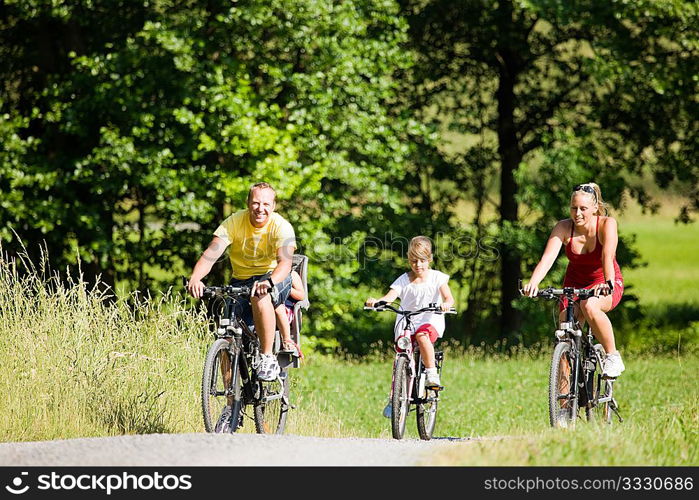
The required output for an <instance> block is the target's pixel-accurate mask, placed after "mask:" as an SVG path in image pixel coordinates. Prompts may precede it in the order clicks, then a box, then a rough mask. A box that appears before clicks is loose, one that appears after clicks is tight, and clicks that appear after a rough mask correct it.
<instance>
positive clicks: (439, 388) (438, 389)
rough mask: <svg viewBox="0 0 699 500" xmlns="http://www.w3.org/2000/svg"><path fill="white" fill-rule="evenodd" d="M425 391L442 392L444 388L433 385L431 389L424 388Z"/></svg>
mask: <svg viewBox="0 0 699 500" xmlns="http://www.w3.org/2000/svg"><path fill="white" fill-rule="evenodd" d="M425 389H429V390H430V391H435V392H439V391H443V390H444V386H443V385H433V386H431V387H425Z"/></svg>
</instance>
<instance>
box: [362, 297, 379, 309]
mask: <svg viewBox="0 0 699 500" xmlns="http://www.w3.org/2000/svg"><path fill="white" fill-rule="evenodd" d="M377 302H378V300H376V299H375V298H373V297H369V298H368V299H366V300H365V301H364V305H365V306H366V307H374V305H375V304H376V303H377Z"/></svg>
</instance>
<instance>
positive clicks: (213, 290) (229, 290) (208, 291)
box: [182, 277, 271, 299]
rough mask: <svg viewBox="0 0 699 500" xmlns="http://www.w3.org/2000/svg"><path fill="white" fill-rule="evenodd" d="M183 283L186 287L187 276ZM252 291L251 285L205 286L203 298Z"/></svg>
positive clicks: (238, 295)
mask: <svg viewBox="0 0 699 500" xmlns="http://www.w3.org/2000/svg"><path fill="white" fill-rule="evenodd" d="M270 282H271V280H270ZM182 283H183V284H184V286H185V288H186V287H187V285H188V283H189V282H188V281H187V278H185V277H182ZM251 291H252V289H251V288H250V287H249V286H232V285H224V286H205V287H204V291H203V293H202V295H201V298H202V299H210V298H213V297H246V296H247V297H249V296H250V292H251Z"/></svg>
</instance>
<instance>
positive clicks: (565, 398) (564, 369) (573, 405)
mask: <svg viewBox="0 0 699 500" xmlns="http://www.w3.org/2000/svg"><path fill="white" fill-rule="evenodd" d="M573 366H575V363H574V362H573V359H572V354H571V349H570V344H569V343H568V342H559V343H558V344H556V348H555V349H554V351H553V356H552V358H551V371H550V373H549V422H550V423H551V426H552V427H569V426H571V427H572V426H574V425H575V419H576V418H577V414H578V398H577V397H573V395H572V394H571V392H575V390H574V389H575V388H574V387H573V380H574V376H573V375H574V374H573V368H572V367H573Z"/></svg>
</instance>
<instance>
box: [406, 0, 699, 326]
mask: <svg viewBox="0 0 699 500" xmlns="http://www.w3.org/2000/svg"><path fill="white" fill-rule="evenodd" d="M401 3H402V6H403V9H404V11H405V12H406V14H407V16H408V20H409V22H410V27H411V28H410V33H411V39H412V40H413V43H414V47H415V48H416V50H418V51H419V52H420V54H421V58H420V60H419V62H418V64H417V65H416V67H417V68H418V70H417V71H416V72H415V80H414V91H413V102H414V103H415V104H416V106H417V107H419V108H420V109H422V110H423V116H424V117H425V119H426V120H431V121H432V123H433V125H434V126H435V127H437V128H440V129H441V130H443V131H444V130H451V131H457V132H459V133H460V134H463V135H462V137H464V136H465V137H466V139H465V140H463V139H462V141H463V142H465V146H462V147H461V148H460V149H459V150H458V153H457V154H454V153H453V148H452V151H449V150H448V149H444V148H443V149H442V150H441V152H440V153H441V156H442V158H443V159H444V162H443V163H444V165H445V167H443V168H442V170H441V173H440V174H441V176H442V178H444V179H447V180H452V179H453V180H454V181H456V183H457V190H456V191H454V190H451V191H447V193H446V196H448V197H450V198H451V199H452V200H454V199H458V198H459V197H462V198H464V199H468V198H469V197H470V196H472V197H473V198H475V200H476V205H477V208H478V211H477V214H476V217H475V219H474V222H475V223H476V224H477V225H479V226H480V225H484V226H489V225H490V224H491V222H490V221H488V220H482V217H483V215H484V213H485V212H484V208H485V207H486V206H487V204H488V203H489V202H490V200H489V199H488V191H489V188H491V189H496V190H497V192H498V194H499V196H498V199H497V200H494V201H493V205H495V207H496V209H497V213H498V218H497V221H496V223H497V226H498V228H499V235H498V237H499V240H500V242H501V244H500V259H499V266H498V272H499V282H500V283H499V288H500V290H499V293H498V294H497V297H496V298H493V299H491V301H493V300H494V301H497V302H499V303H501V304H502V307H501V308H500V311H499V318H500V319H499V321H500V327H499V331H500V334H499V335H500V337H501V338H506V337H510V338H512V337H513V336H514V335H516V332H517V331H518V330H519V326H520V313H519V311H518V309H517V307H516V305H515V302H514V301H515V299H516V298H517V297H518V291H517V279H518V278H519V277H520V276H521V273H522V263H523V262H522V259H523V255H524V252H525V251H526V252H527V253H529V254H531V253H534V254H535V255H537V256H538V254H539V253H540V248H541V238H542V237H543V235H541V234H539V237H538V239H537V240H536V241H533V240H532V239H531V238H529V237H527V235H528V229H529V226H530V224H531V223H530V222H525V221H523V218H522V216H521V214H520V204H521V201H522V196H525V195H521V188H522V186H523V185H526V184H527V183H530V182H531V183H532V184H534V185H539V186H540V185H541V184H540V183H538V182H535V181H537V180H540V179H542V178H546V179H549V180H550V181H551V182H550V183H549V184H547V185H545V186H543V188H544V190H550V191H553V193H554V194H555V197H556V198H557V201H559V202H562V203H567V201H566V197H567V195H568V194H569V193H567V192H566V190H567V189H569V186H570V185H571V184H572V183H578V182H585V181H587V180H589V179H591V178H592V179H596V180H597V181H598V183H599V184H601V185H602V186H603V187H604V188H605V194H606V195H607V197H608V198H609V199H610V200H611V201H612V203H617V204H618V203H619V202H620V200H621V197H622V195H623V193H624V192H629V193H630V194H631V195H632V196H634V197H635V198H637V199H638V200H639V201H640V202H641V203H643V204H644V205H646V206H649V205H650V204H651V200H650V199H649V197H648V195H647V190H646V189H645V186H644V184H643V183H642V182H639V181H638V180H637V179H638V175H639V174H641V173H642V172H644V171H646V170H649V171H650V172H651V173H652V176H653V178H654V179H655V180H656V182H658V183H659V185H660V186H662V187H666V186H668V184H669V183H670V182H671V181H672V180H674V179H677V180H680V181H682V182H683V183H684V185H686V186H690V192H689V193H688V194H689V195H690V203H689V205H688V206H687V207H685V209H684V210H683V212H682V214H681V217H682V218H683V219H685V220H687V219H688V218H689V216H690V214H691V212H692V211H693V210H696V208H697V188H696V186H697V177H698V175H699V172H698V170H697V166H696V164H695V163H694V162H693V158H695V157H696V152H697V134H696V131H697V122H696V120H695V119H694V118H692V117H696V112H697V101H696V94H697V93H696V90H697V80H696V76H692V75H696V74H697V71H696V70H697V64H698V62H697V61H699V59H698V58H697V57H696V56H697V29H696V27H697V26H698V24H697V7H696V5H695V4H694V3H691V2H674V1H663V2H650V1H642V2H625V1H616V2H604V3H600V2H591V1H583V2H559V1H554V0H528V1H507V0H504V1H492V2H491V1H486V0H472V1H471V0H466V1H461V2H458V3H454V2H451V1H443V0H433V1H427V2H424V1H419V2H418V1H412V0H405V1H403V2H401ZM571 149H572V150H574V155H573V156H574V158H575V160H576V161H579V162H580V163H579V164H578V166H577V171H576V172H575V173H576V176H570V177H569V176H566V177H565V178H561V177H560V176H559V177H557V178H554V179H550V177H549V176H542V175H540V173H541V172H542V168H539V167H541V166H543V167H546V166H550V162H549V163H547V161H548V160H550V159H551V158H554V157H557V153H556V152H557V151H568V152H571ZM547 159H548V160H547ZM630 174H636V177H635V179H636V180H634V177H632V176H631V175H630ZM537 176H538V177H537ZM564 180H565V183H563V182H561V181H564ZM571 181H572V182H571ZM525 194H526V193H525ZM526 199H527V201H529V202H530V203H533V201H532V197H531V196H526ZM452 205H453V201H452ZM563 206H565V205H563ZM534 208H537V209H547V210H550V209H551V206H550V205H544V204H543V203H539V204H538V205H535V206H534ZM535 213H536V212H535ZM538 215H539V217H541V216H542V215H543V218H544V220H545V222H546V223H545V224H542V223H541V221H539V224H540V226H548V227H549V228H550V223H551V222H552V219H555V218H560V217H558V214H553V213H551V212H544V213H543V214H542V213H541V212H538ZM525 242H529V245H527V244H525ZM535 248H536V250H534V249H535ZM485 267H486V268H488V269H490V266H485ZM475 270H476V269H475V268H474V269H473V270H472V271H473V272H475ZM486 272H488V273H489V272H490V271H489V270H488V271H486ZM470 279H471V280H474V281H478V280H477V276H475V275H472V276H470ZM483 286H487V285H481V286H480V288H476V289H474V288H471V293H470V300H469V309H470V308H471V307H472V306H473V305H476V307H478V309H479V310H482V307H481V304H480V301H479V300H476V297H477V296H482V295H483V292H484V288H483ZM486 293H487V289H486ZM491 297H492V295H491ZM468 316H469V314H466V317H468Z"/></svg>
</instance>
